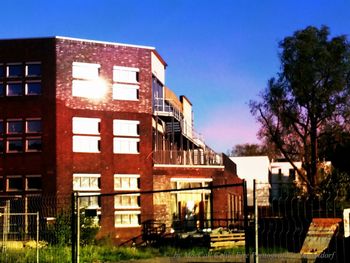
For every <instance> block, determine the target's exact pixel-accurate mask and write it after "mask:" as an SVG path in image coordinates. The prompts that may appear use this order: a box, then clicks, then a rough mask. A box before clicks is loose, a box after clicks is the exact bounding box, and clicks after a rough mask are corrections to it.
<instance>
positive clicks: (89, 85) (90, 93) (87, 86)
mask: <svg viewBox="0 0 350 263" xmlns="http://www.w3.org/2000/svg"><path fill="white" fill-rule="evenodd" d="M102 90H103V87H100V85H99V83H97V82H94V81H89V80H76V79H75V80H73V86H72V96H74V97H83V98H99V97H101V94H102ZM99 91H101V94H100V92H99Z"/></svg>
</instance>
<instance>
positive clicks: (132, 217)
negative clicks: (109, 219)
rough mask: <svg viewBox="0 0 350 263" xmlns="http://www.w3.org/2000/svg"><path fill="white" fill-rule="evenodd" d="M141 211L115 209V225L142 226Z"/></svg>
mask: <svg viewBox="0 0 350 263" xmlns="http://www.w3.org/2000/svg"><path fill="white" fill-rule="evenodd" d="M140 214H141V212H140V211H115V221H114V223H115V227H138V226H140Z"/></svg>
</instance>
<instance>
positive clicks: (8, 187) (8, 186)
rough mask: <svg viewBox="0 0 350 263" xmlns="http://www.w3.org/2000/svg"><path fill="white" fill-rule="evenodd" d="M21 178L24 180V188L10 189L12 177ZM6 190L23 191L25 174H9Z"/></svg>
mask: <svg viewBox="0 0 350 263" xmlns="http://www.w3.org/2000/svg"><path fill="white" fill-rule="evenodd" d="M16 178H20V179H21V180H22V188H21V189H10V179H16ZM6 191H8V192H21V191H23V176H22V175H8V176H7V177H6Z"/></svg>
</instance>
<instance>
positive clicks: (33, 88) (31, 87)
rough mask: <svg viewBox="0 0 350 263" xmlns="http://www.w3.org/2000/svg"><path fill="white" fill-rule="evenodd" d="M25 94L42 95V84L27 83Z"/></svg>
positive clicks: (37, 82) (38, 82)
mask: <svg viewBox="0 0 350 263" xmlns="http://www.w3.org/2000/svg"><path fill="white" fill-rule="evenodd" d="M25 94H26V95H29V96H31V95H33V96H34V95H40V94H41V82H40V81H36V82H27V83H26V87H25Z"/></svg>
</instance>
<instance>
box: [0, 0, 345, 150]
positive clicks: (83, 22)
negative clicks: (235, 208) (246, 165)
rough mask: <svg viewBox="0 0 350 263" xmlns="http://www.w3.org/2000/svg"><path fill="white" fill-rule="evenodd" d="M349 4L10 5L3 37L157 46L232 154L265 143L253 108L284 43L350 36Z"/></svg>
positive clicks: (108, 0) (5, 3) (209, 130)
mask: <svg viewBox="0 0 350 263" xmlns="http://www.w3.org/2000/svg"><path fill="white" fill-rule="evenodd" d="M349 14H350V1H347V0H343V1H340V0H332V1H330V0H319V1H317V0H307V1H305V0H294V1H284V0H264V1H262V0H255V1H252V0H250V1H249V0H236V1H235V0H216V1H214V0H211V1H207V0H124V1H122V0H94V1H93V0H50V1H48V0H30V1H29V0H22V1H20V0H2V1H1V26H0V38H22V37H38V36H54V35H59V36H69V37H76V38H87V39H93V40H102V41H113V42H120V43H130V44H139V45H148V46H154V47H156V48H157V50H158V52H159V53H160V54H161V55H162V57H163V58H164V59H165V60H166V61H167V63H168V68H167V73H166V84H167V86H169V87H170V88H171V89H173V90H174V91H175V92H176V93H177V94H178V95H182V94H184V95H186V96H187V97H188V98H189V99H190V100H191V101H192V103H193V106H194V117H195V127H196V130H197V131H199V132H201V133H202V134H203V135H204V137H205V141H206V143H207V144H208V145H210V146H211V147H212V148H214V149H215V150H217V151H223V152H226V150H227V149H230V148H231V147H232V146H233V145H235V144H238V143H246V142H250V143H253V142H258V140H257V138H256V133H257V130H258V125H257V124H256V123H255V120H254V119H253V117H252V116H251V115H250V113H249V108H248V105H247V104H248V102H249V100H251V99H255V98H257V95H258V93H259V92H260V91H261V90H262V89H264V88H265V86H266V83H267V80H268V79H269V78H271V77H273V76H274V75H275V74H276V73H277V72H278V70H279V60H278V42H279V41H280V40H282V39H283V38H284V37H285V36H289V35H291V34H293V32H294V31H295V30H298V29H303V28H305V27H306V26H308V25H314V26H317V27H319V26H321V25H328V26H329V27H330V30H331V33H332V34H333V35H339V34H345V35H348V34H349V33H350V32H349V31H350V16H349Z"/></svg>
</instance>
